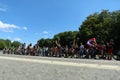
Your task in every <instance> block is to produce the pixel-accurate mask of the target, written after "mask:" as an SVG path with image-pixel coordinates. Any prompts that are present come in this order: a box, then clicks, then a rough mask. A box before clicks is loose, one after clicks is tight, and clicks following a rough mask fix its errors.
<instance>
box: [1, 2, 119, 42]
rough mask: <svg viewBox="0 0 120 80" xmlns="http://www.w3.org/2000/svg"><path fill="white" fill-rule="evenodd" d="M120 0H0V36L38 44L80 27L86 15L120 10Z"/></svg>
mask: <svg viewBox="0 0 120 80" xmlns="http://www.w3.org/2000/svg"><path fill="white" fill-rule="evenodd" d="M119 4H120V0H0V39H10V40H11V41H20V42H21V43H26V44H29V43H33V44H35V43H36V42H37V41H38V40H39V39H41V38H45V39H46V38H53V37H54V35H55V34H58V33H61V32H65V31H78V29H79V27H80V25H81V24H82V22H83V21H84V20H85V19H86V17H87V16H89V15H90V14H93V13H95V12H101V11H102V10H109V11H116V10H120V6H119Z"/></svg>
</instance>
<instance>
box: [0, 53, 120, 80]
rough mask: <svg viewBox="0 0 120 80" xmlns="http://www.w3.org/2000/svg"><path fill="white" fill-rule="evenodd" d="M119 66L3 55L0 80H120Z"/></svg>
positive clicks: (92, 61) (112, 63)
mask: <svg viewBox="0 0 120 80" xmlns="http://www.w3.org/2000/svg"><path fill="white" fill-rule="evenodd" d="M119 74H120V62H119V61H115V60H112V61H107V60H87V59H68V58H67V59H66V58H51V57H50V58H49V57H40V56H37V57H35V56H21V55H7V54H2V53H0V80H120V76H119Z"/></svg>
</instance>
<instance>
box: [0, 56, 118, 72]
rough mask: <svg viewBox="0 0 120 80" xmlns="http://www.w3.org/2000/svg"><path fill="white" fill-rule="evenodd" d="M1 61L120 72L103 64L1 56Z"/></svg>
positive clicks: (114, 66)
mask: <svg viewBox="0 0 120 80" xmlns="http://www.w3.org/2000/svg"><path fill="white" fill-rule="evenodd" d="M0 59H5V60H15V61H24V62H34V63H44V64H53V65H63V66H73V67H88V68H95V69H107V70H120V67H119V66H117V65H102V64H101V65H100V64H89V63H75V62H62V61H53V60H51V61H50V60H40V59H39V60H38V59H25V58H15V57H5V56H0Z"/></svg>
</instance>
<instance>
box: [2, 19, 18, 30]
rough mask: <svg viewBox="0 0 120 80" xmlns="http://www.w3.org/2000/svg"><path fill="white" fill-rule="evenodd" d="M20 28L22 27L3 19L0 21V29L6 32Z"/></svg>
mask: <svg viewBox="0 0 120 80" xmlns="http://www.w3.org/2000/svg"><path fill="white" fill-rule="evenodd" d="M19 28H20V27H18V26H16V25H14V24H7V23H3V22H2V21H0V30H2V31H4V32H13V29H19Z"/></svg>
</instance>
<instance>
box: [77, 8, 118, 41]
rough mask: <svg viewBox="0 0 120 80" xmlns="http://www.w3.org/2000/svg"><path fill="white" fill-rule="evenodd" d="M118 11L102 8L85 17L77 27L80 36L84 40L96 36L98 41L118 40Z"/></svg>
mask: <svg viewBox="0 0 120 80" xmlns="http://www.w3.org/2000/svg"><path fill="white" fill-rule="evenodd" d="M119 18H120V11H115V12H109V11H108V10H103V11H102V12H101V13H94V14H91V15H90V16H88V17H87V19H86V20H85V21H84V22H83V23H82V25H81V26H80V28H79V32H80V36H81V38H83V40H84V41H85V42H86V41H87V40H88V39H89V38H91V37H96V38H97V40H98V42H99V43H100V42H101V41H104V42H106V41H108V40H109V39H111V38H112V39H114V40H115V43H116V42H118V40H120V35H119V33H120V27H119V26H120V19H119Z"/></svg>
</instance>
